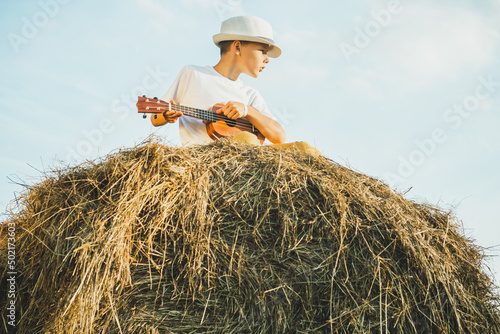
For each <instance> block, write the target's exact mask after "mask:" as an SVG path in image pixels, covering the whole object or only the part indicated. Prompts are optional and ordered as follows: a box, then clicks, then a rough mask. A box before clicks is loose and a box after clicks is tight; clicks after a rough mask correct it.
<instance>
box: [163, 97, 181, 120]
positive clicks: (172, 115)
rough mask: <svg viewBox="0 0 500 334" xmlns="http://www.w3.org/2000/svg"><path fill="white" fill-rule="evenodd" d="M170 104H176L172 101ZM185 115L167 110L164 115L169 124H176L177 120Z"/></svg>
mask: <svg viewBox="0 0 500 334" xmlns="http://www.w3.org/2000/svg"><path fill="white" fill-rule="evenodd" d="M170 103H172V104H175V102H174V101H173V100H171V101H170ZM182 115H183V114H182V112H180V111H173V110H170V111H169V110H167V111H165V112H164V113H163V117H164V118H165V120H166V121H167V123H175V122H177V119H178V118H179V117H181V116H182Z"/></svg>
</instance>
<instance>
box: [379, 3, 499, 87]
mask: <svg viewBox="0 0 500 334" xmlns="http://www.w3.org/2000/svg"><path fill="white" fill-rule="evenodd" d="M403 10H404V11H403V13H402V14H401V16H400V17H399V18H398V21H399V22H394V23H393V24H394V27H393V28H394V29H390V28H391V27H388V30H387V33H384V32H382V33H381V34H380V36H379V38H380V41H374V43H373V48H374V50H373V51H374V53H370V56H380V57H385V58H386V61H385V63H386V70H387V68H389V69H390V68H393V69H394V70H395V71H398V72H399V73H400V75H401V76H409V77H411V78H413V79H414V80H417V82H419V83H429V82H431V81H432V80H433V79H435V78H454V77H457V76H458V75H459V74H460V73H462V72H463V71H464V70H472V71H480V70H482V69H483V68H485V67H487V66H489V65H492V64H493V63H494V62H495V61H496V60H497V59H498V54H497V53H498V48H499V46H500V39H499V33H498V31H497V29H496V28H495V26H494V25H493V24H492V21H491V20H489V19H488V18H487V17H486V14H484V13H480V12H472V11H468V10H466V9H464V8H461V7H457V6H450V5H446V6H443V5H439V4H431V3H430V2H424V3H420V2H415V3H411V4H408V3H407V4H405V7H404V9H403Z"/></svg>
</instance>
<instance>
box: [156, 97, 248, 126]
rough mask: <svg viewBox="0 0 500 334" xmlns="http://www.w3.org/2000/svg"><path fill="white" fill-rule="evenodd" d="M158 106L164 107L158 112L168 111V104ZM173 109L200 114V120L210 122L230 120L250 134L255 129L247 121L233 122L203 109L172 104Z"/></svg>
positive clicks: (237, 120)
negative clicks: (203, 119)
mask: <svg viewBox="0 0 500 334" xmlns="http://www.w3.org/2000/svg"><path fill="white" fill-rule="evenodd" d="M158 104H160V105H165V107H158V108H159V109H160V110H165V111H168V110H169V107H168V103H158ZM174 107H175V109H177V110H179V111H181V112H188V113H191V114H192V115H200V114H201V115H202V116H204V117H201V118H205V119H207V120H208V121H211V122H217V121H225V120H231V121H235V122H236V123H238V126H239V127H240V128H242V129H244V130H248V131H250V132H253V131H254V129H255V127H254V126H253V125H252V124H251V123H250V122H248V121H246V122H245V121H243V120H239V119H236V120H233V119H230V118H228V117H226V116H225V115H222V114H217V113H216V112H213V111H209V110H204V109H196V108H192V107H187V106H183V105H180V104H172V105H171V108H170V109H172V110H173V109H174ZM158 108H157V109H158ZM188 116H190V115H188ZM195 117H196V116H195ZM247 122H248V124H247Z"/></svg>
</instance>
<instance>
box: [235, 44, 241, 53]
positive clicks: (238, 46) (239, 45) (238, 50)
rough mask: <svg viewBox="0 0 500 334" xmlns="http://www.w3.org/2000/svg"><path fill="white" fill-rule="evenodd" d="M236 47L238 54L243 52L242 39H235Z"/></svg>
mask: <svg viewBox="0 0 500 334" xmlns="http://www.w3.org/2000/svg"><path fill="white" fill-rule="evenodd" d="M234 49H235V50H236V53H237V54H240V52H241V42H240V41H234Z"/></svg>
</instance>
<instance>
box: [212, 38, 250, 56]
mask: <svg viewBox="0 0 500 334" xmlns="http://www.w3.org/2000/svg"><path fill="white" fill-rule="evenodd" d="M233 42H234V41H222V42H220V43H219V48H220V55H221V56H222V55H223V54H224V53H226V52H228V51H229V49H230V48H231V44H233ZM240 43H241V45H246V44H250V43H252V42H247V41H240Z"/></svg>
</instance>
